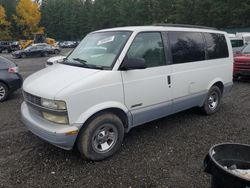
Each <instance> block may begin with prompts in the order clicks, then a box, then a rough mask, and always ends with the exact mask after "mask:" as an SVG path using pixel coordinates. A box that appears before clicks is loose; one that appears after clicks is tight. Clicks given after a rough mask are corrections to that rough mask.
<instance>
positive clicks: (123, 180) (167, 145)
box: [0, 54, 250, 188]
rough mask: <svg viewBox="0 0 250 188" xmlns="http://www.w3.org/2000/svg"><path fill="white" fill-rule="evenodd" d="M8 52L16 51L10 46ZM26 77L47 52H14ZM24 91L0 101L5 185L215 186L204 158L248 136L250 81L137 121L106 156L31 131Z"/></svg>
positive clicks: (1, 182) (0, 173)
mask: <svg viewBox="0 0 250 188" xmlns="http://www.w3.org/2000/svg"><path fill="white" fill-rule="evenodd" d="M2 55H3V56H5V57H7V58H9V59H12V57H11V56H10V55H8V54H2ZM12 60H13V61H14V62H16V63H17V64H18V65H19V67H20V72H21V74H22V75H23V76H24V77H27V76H28V75H30V74H31V73H33V72H35V71H38V70H40V69H42V68H44V63H45V61H46V58H27V59H12ZM22 101H23V99H22V95H21V91H20V90H19V91H18V92H16V93H14V94H13V95H12V96H11V97H10V98H9V100H8V101H6V102H4V103H1V104H0V187H131V188H133V187H169V188H172V187H173V188H182V187H183V188H184V187H185V188H186V187H188V188H191V187H197V188H202V187H205V188H206V187H210V176H209V175H206V174H205V173H204V172H203V168H202V161H203V159H204V157H205V155H206V154H207V152H208V150H209V148H210V147H211V146H212V145H214V144H217V143H221V142H237V143H245V144H250V136H249V134H250V82H236V83H235V85H234V88H233V91H232V93H231V94H230V95H229V96H226V97H225V98H224V100H223V104H222V108H221V110H220V111H219V112H218V113H217V114H215V115H213V116H203V115H201V114H200V113H199V112H198V111H197V110H196V109H191V110H187V111H185V112H181V113H178V114H175V115H172V116H170V117H166V118H163V119H160V120H157V121H153V122H150V123H148V124H145V125H142V126H140V127H137V128H134V129H132V130H131V132H129V133H128V134H127V135H126V137H125V141H124V144H123V146H122V148H121V150H120V151H119V152H118V153H117V154H116V155H114V156H113V157H111V158H109V159H107V160H104V161H102V162H90V161H85V160H83V159H82V158H81V156H80V155H79V153H78V152H77V151H76V150H73V151H64V150H62V149H59V148H56V147H54V146H52V145H50V144H49V143H47V142H45V141H43V140H41V139H39V138H38V137H37V136H35V135H33V134H32V133H30V132H29V131H28V130H27V129H26V128H25V126H24V124H23V123H22V122H21V117H20V105H21V103H22Z"/></svg>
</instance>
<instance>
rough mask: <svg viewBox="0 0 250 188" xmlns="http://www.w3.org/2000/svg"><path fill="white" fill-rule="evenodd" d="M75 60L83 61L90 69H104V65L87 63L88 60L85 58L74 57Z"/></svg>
mask: <svg viewBox="0 0 250 188" xmlns="http://www.w3.org/2000/svg"><path fill="white" fill-rule="evenodd" d="M73 60H75V61H78V62H80V63H81V64H82V65H83V66H84V67H86V68H90V69H100V70H103V69H104V67H102V66H98V65H92V64H87V61H86V60H84V59H80V58H73Z"/></svg>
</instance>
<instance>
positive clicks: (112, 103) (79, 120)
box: [76, 101, 132, 125]
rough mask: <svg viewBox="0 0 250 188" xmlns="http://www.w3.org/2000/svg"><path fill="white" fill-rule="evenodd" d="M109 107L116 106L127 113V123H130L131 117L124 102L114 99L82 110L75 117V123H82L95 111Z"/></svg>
mask: <svg viewBox="0 0 250 188" xmlns="http://www.w3.org/2000/svg"><path fill="white" fill-rule="evenodd" d="M109 108H118V109H120V110H122V111H123V112H124V113H125V114H127V117H128V123H129V125H131V123H132V117H131V115H130V113H129V110H128V109H127V107H126V106H125V105H124V104H122V103H119V102H115V101H107V102H103V103H100V104H97V105H95V106H92V107H91V108H89V109H88V110H86V111H84V112H83V113H82V114H81V115H80V116H79V118H77V121H76V123H79V124H81V125H83V124H84V123H85V122H86V121H87V120H88V119H89V118H90V117H91V116H93V115H94V114H96V113H97V112H100V111H102V110H105V109H109Z"/></svg>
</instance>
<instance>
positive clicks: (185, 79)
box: [21, 25, 233, 160]
mask: <svg viewBox="0 0 250 188" xmlns="http://www.w3.org/2000/svg"><path fill="white" fill-rule="evenodd" d="M204 39H205V40H204ZM232 75H233V53H232V47H231V44H230V40H229V38H228V35H227V34H226V33H225V32H222V31H218V30H214V29H211V28H204V27H196V26H193V28H190V26H188V27H186V26H179V25H177V26H174V25H170V26H165V25H164V26H144V27H142V26H141V27H123V28H113V29H107V30H101V31H95V32H93V33H90V34H88V35H87V36H86V37H85V38H84V39H83V40H82V42H81V43H80V44H79V45H78V46H77V48H76V49H74V50H73V52H72V53H70V55H68V56H67V58H66V59H65V60H64V61H63V62H62V63H60V64H59V63H58V64H56V65H54V66H51V67H48V68H46V69H43V70H41V71H39V72H37V73H34V74H32V75H31V76H29V77H28V78H27V79H26V80H25V82H24V85H23V92H24V99H25V101H24V102H23V103H22V106H21V113H22V119H23V122H24V123H25V125H26V126H27V128H28V129H29V130H31V131H32V132H33V133H34V134H36V135H38V136H40V137H41V138H43V139H45V140H47V141H48V142H50V143H52V144H54V145H56V146H58V147H61V148H64V149H67V150H69V149H72V148H73V147H74V145H76V146H77V147H78V150H79V151H80V153H81V154H82V155H83V156H85V157H87V158H88V159H91V160H102V159H105V158H107V157H109V156H111V155H113V154H114V153H115V152H116V151H117V150H118V149H119V148H120V146H121V145H122V141H123V138H124V133H125V132H128V131H129V130H130V129H131V128H133V127H135V126H138V125H141V124H144V123H146V122H150V121H152V120H155V119H158V118H162V117H164V116H167V115H170V114H173V113H177V112H180V111H182V110H186V109H189V108H192V107H200V109H201V110H202V111H203V112H204V113H205V114H207V115H211V114H214V113H216V112H217V111H218V110H219V108H220V105H221V100H222V97H223V95H225V94H226V93H228V92H229V91H231V88H232V85H233V83H232ZM48 83H49V84H48Z"/></svg>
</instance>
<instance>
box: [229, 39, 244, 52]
mask: <svg viewBox="0 0 250 188" xmlns="http://www.w3.org/2000/svg"><path fill="white" fill-rule="evenodd" d="M230 40H231V45H232V48H233V53H234V55H236V53H237V52H239V51H241V50H242V48H243V47H244V46H245V44H244V41H243V39H241V38H236V37H235V38H230Z"/></svg>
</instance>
